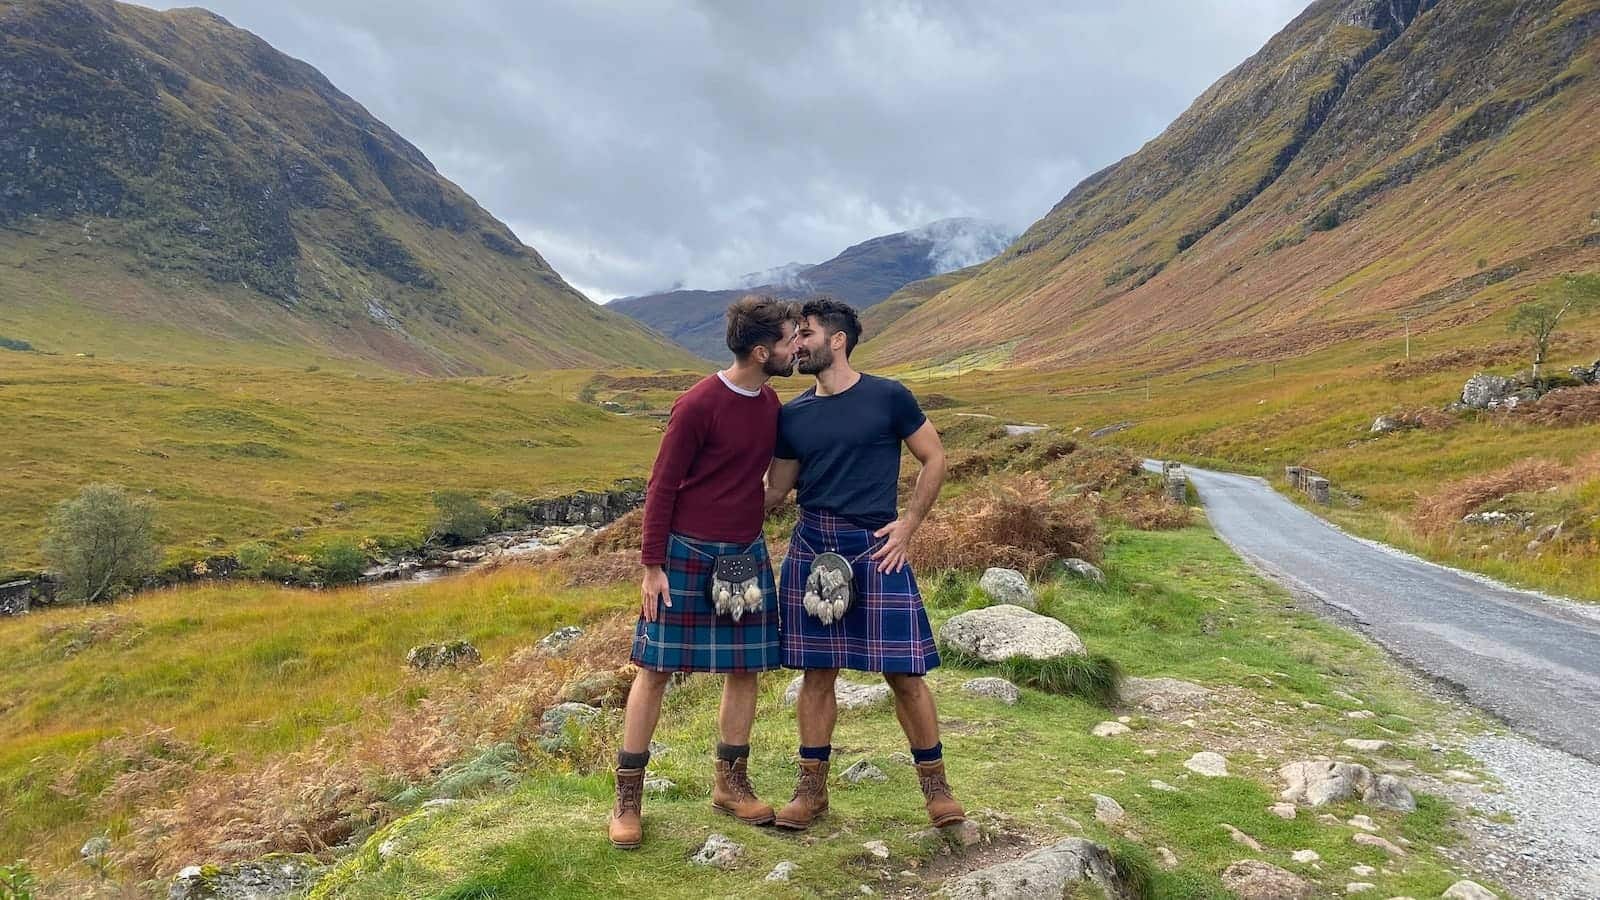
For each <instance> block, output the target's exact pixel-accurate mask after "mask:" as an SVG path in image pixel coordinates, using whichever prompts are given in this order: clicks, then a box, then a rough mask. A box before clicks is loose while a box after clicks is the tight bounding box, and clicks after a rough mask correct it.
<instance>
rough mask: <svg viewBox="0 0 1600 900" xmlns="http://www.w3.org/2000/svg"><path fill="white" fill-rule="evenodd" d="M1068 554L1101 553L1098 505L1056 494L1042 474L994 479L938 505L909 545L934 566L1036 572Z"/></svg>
mask: <svg viewBox="0 0 1600 900" xmlns="http://www.w3.org/2000/svg"><path fill="white" fill-rule="evenodd" d="M1067 556H1076V557H1079V558H1082V559H1088V560H1096V559H1099V558H1100V529H1099V525H1098V523H1097V521H1096V520H1095V515H1094V511H1093V509H1092V508H1091V507H1090V506H1089V505H1088V504H1086V503H1084V502H1082V501H1081V500H1079V499H1077V498H1070V497H1069V498H1065V499H1057V498H1055V497H1054V496H1052V490H1051V487H1050V482H1048V481H1046V480H1045V479H1044V478H1042V477H1040V476H1038V475H1021V476H1010V477H1007V478H1001V479H994V480H991V481H989V482H987V483H986V484H985V485H984V486H983V487H981V488H979V489H976V490H974V491H973V492H972V493H970V494H968V495H966V496H964V497H962V498H961V499H960V500H959V501H957V502H956V503H955V504H953V505H952V506H951V507H950V508H948V509H944V510H936V511H935V513H934V514H933V516H931V517H930V518H929V519H928V520H927V521H926V522H924V523H923V526H922V528H921V529H920V530H918V532H917V535H916V537H915V538H914V539H913V541H912V549H911V557H912V559H913V560H914V561H915V562H916V564H917V565H918V566H921V567H923V568H926V569H928V570H930V571H932V570H936V569H982V568H985V567H988V566H1005V567H1007V568H1012V569H1018V570H1021V571H1023V572H1025V573H1027V574H1030V575H1037V574H1039V573H1040V572H1041V571H1043V570H1044V568H1045V567H1046V566H1048V565H1049V564H1050V563H1051V562H1052V561H1054V560H1056V559H1058V558H1061V557H1067Z"/></svg>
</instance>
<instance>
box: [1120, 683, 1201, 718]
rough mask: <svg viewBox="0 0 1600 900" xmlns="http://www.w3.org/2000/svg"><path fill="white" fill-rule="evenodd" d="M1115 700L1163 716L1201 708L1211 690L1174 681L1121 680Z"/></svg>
mask: <svg viewBox="0 0 1600 900" xmlns="http://www.w3.org/2000/svg"><path fill="white" fill-rule="evenodd" d="M1117 697H1118V699H1119V700H1120V701H1121V702H1122V704H1123V705H1124V706H1137V707H1139V708H1140V709H1147V710H1149V711H1151V712H1165V711H1167V710H1169V709H1188V708H1194V707H1199V706H1204V705H1205V704H1206V702H1207V701H1208V700H1210V698H1211V689H1210V688H1204V687H1201V686H1200V685H1198V684H1193V683H1191V682H1188V681H1181V680H1179V679H1177V678H1124V679H1122V684H1121V686H1120V687H1119V688H1118V690H1117Z"/></svg>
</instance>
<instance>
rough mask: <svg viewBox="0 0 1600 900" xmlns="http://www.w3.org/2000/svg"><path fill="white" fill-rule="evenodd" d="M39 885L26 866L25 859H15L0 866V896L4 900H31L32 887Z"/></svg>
mask: <svg viewBox="0 0 1600 900" xmlns="http://www.w3.org/2000/svg"><path fill="white" fill-rule="evenodd" d="M38 886H39V882H38V880H37V879H35V878H34V877H33V871H32V870H31V869H29V868H28V863H27V861H26V860H21V859H19V860H17V861H16V862H14V863H11V864H10V865H6V866H0V898H4V900H33V889H34V888H36V887H38Z"/></svg>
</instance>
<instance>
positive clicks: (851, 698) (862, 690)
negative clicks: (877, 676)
mask: <svg viewBox="0 0 1600 900" xmlns="http://www.w3.org/2000/svg"><path fill="white" fill-rule="evenodd" d="M804 683H805V676H804V675H796V676H795V677H794V680H793V681H790V682H789V686H788V687H787V688H785V689H784V692H783V702H784V704H785V705H787V706H793V705H795V703H796V702H797V701H798V700H799V699H800V686H801V685H802V684H804ZM833 699H834V700H835V701H836V702H837V703H838V704H839V708H840V709H865V708H867V707H869V706H877V705H879V704H881V703H887V702H889V686H888V685H887V684H856V683H855V682H853V681H845V680H844V679H843V678H838V679H835V680H834V682H833Z"/></svg>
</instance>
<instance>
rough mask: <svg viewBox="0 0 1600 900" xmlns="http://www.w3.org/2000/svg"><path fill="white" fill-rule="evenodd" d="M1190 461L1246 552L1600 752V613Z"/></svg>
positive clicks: (1498, 699) (1593, 758)
mask: <svg viewBox="0 0 1600 900" xmlns="http://www.w3.org/2000/svg"><path fill="white" fill-rule="evenodd" d="M1145 466H1146V468H1150V469H1152V470H1157V471H1158V470H1159V468H1160V466H1159V463H1157V462H1156V461H1154V460H1148V461H1146V463H1145ZM1184 471H1185V472H1186V473H1187V474H1188V476H1189V480H1190V482H1191V483H1192V484H1194V486H1195V489H1196V490H1197V491H1198V492H1199V495H1200V499H1201V502H1202V503H1204V504H1205V508H1206V514H1207V516H1208V517H1209V518H1210V520H1211V525H1212V527H1213V528H1215V529H1216V531H1217V533H1218V534H1219V535H1220V536H1221V537H1222V539H1223V540H1224V541H1226V542H1227V543H1228V544H1229V545H1230V546H1232V547H1233V549H1234V550H1235V551H1236V552H1237V553H1238V554H1239V555H1241V556H1243V557H1244V558H1245V559H1246V560H1248V561H1250V562H1251V563H1253V564H1255V565H1256V566H1257V567H1259V568H1260V569H1262V570H1263V571H1264V572H1266V573H1267V574H1268V575H1269V576H1271V577H1273V578H1274V579H1276V580H1278V581H1279V582H1281V583H1283V584H1284V585H1285V586H1286V587H1289V588H1290V589H1292V590H1296V591H1299V592H1302V593H1305V594H1310V595H1312V596H1314V597H1315V598H1317V599H1318V600H1320V601H1322V602H1323V603H1325V604H1327V605H1328V606H1329V607H1332V608H1333V609H1334V610H1337V611H1338V612H1339V613H1341V614H1342V615H1341V618H1346V619H1347V620H1350V621H1353V622H1354V624H1355V625H1356V626H1357V627H1358V628H1359V629H1360V630H1361V631H1363V632H1364V633H1366V634H1367V635H1368V636H1370V637H1371V638H1372V639H1373V640H1375V641H1377V642H1378V643H1379V644H1381V645H1382V646H1383V647H1384V648H1385V649H1387V650H1388V651H1389V652H1391V653H1393V654H1395V655H1396V656H1398V657H1400V658H1401V659H1402V660H1404V661H1405V662H1406V663H1408V664H1409V665H1411V666H1413V667H1415V668H1417V669H1418V670H1420V671H1423V672H1426V673H1428V674H1429V675H1432V676H1434V677H1436V678H1439V679H1442V680H1444V681H1446V682H1449V683H1451V684H1453V685H1455V686H1457V687H1458V688H1460V690H1461V691H1462V692H1463V693H1464V694H1465V696H1466V698H1467V700H1468V701H1469V702H1471V703H1472V704H1474V705H1475V706H1478V707H1480V708H1481V709H1484V710H1486V711H1488V712H1490V713H1492V714H1494V715H1495V716H1498V717H1499V718H1501V719H1503V720H1505V721H1506V722H1507V723H1508V724H1510V725H1511V726H1512V727H1513V728H1515V729H1517V730H1518V731H1521V732H1523V733H1525V734H1528V735H1530V736H1532V737H1534V738H1536V739H1538V740H1541V741H1543V742H1545V743H1547V744H1550V745H1551V746H1554V747H1557V748H1560V749H1562V750H1565V751H1567V752H1569V753H1572V754H1574V755H1576V756H1580V757H1583V758H1584V759H1587V760H1589V761H1590V762H1600V615H1596V614H1595V613H1594V612H1591V611H1589V610H1587V609H1584V608H1581V607H1577V606H1574V605H1572V604H1568V603H1565V602H1560V601H1552V600H1550V599H1548V598H1543V597H1540V596H1539V595H1537V594H1534V593H1530V592H1526V591H1519V590H1514V589H1511V588H1507V587H1504V586H1501V585H1497V584H1492V583H1488V582H1486V580H1484V579H1480V578H1477V577H1474V576H1471V575H1468V574H1466V573H1463V572H1461V571H1459V570H1456V569H1451V568H1447V567H1445V566H1440V565H1436V564H1434V563H1430V562H1426V561H1423V560H1420V559H1416V558H1414V557H1411V556H1407V555H1405V554H1401V553H1398V552H1396V551H1393V550H1391V549H1388V548H1386V547H1384V546H1382V545H1379V544H1375V543H1373V542H1369V541H1363V540H1357V539H1356V538H1353V537H1351V536H1350V535H1348V534H1346V533H1344V532H1343V531H1340V530H1339V529H1337V528H1335V527H1333V526H1332V525H1329V524H1328V523H1327V522H1325V521H1323V520H1322V519H1320V518H1318V517H1317V516H1315V515H1312V514H1311V513H1309V512H1307V511H1306V510H1304V509H1301V508H1300V507H1298V506H1296V505H1295V504H1294V503H1292V502H1290V501H1289V500H1287V499H1285V498H1284V497H1282V496H1281V495H1279V494H1278V493H1277V492H1276V491H1274V490H1273V489H1272V487H1271V486H1270V485H1269V484H1268V483H1267V482H1266V480H1264V479H1261V478H1254V477H1250V476H1245V475H1234V474H1229V473H1224V472H1212V471H1208V470H1205V469H1192V468H1189V467H1187V466H1185V467H1184Z"/></svg>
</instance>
